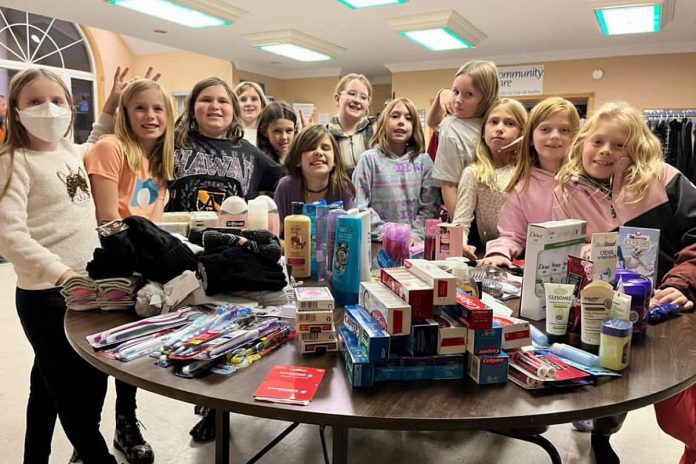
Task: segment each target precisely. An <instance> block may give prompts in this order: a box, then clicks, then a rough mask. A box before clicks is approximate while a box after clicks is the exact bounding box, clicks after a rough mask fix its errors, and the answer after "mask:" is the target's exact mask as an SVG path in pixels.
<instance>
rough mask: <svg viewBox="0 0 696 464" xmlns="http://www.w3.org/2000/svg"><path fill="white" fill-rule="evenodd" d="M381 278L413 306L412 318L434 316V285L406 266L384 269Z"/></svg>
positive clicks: (421, 318) (420, 318)
mask: <svg viewBox="0 0 696 464" xmlns="http://www.w3.org/2000/svg"><path fill="white" fill-rule="evenodd" d="M380 280H381V281H382V283H383V284H384V285H386V286H387V287H389V289H390V290H391V291H392V292H394V293H396V295H397V296H398V297H399V298H401V299H402V300H404V301H405V302H406V303H408V304H409V305H410V306H411V319H412V320H416V319H418V320H423V319H430V318H432V317H433V287H432V286H431V285H428V284H426V283H425V282H423V281H422V280H420V279H419V278H418V277H416V276H414V275H413V274H411V273H410V272H408V271H407V270H406V269H404V268H402V267H401V268H386V269H382V272H381V274H380Z"/></svg>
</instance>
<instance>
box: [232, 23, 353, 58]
mask: <svg viewBox="0 0 696 464" xmlns="http://www.w3.org/2000/svg"><path fill="white" fill-rule="evenodd" d="M243 36H244V38H245V39H247V40H248V41H249V42H251V44H252V45H254V46H255V47H256V48H258V49H259V50H264V51H267V52H270V53H275V54H276V55H282V56H285V57H287V58H292V59H293V60H298V61H328V60H333V57H334V56H335V55H337V54H339V53H343V52H344V51H345V48H342V47H339V46H338V45H334V44H332V43H329V42H326V41H325V40H321V39H319V38H316V37H312V36H311V35H308V34H304V33H302V32H299V31H296V30H294V29H284V30H281V31H270V32H260V33H255V34H243Z"/></svg>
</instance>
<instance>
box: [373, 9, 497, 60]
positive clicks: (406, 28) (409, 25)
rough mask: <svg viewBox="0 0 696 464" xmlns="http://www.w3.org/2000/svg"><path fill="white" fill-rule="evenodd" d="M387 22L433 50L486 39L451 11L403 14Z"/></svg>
mask: <svg viewBox="0 0 696 464" xmlns="http://www.w3.org/2000/svg"><path fill="white" fill-rule="evenodd" d="M387 23H388V24H389V26H391V28H392V29H394V30H396V31H397V32H398V33H399V34H401V35H402V36H404V37H406V38H407V39H409V40H411V41H413V42H416V43H417V44H419V45H421V46H423V47H425V48H427V49H428V50H432V51H443V50H456V49H462V48H474V47H475V46H476V45H478V44H479V43H480V42H481V41H482V40H484V39H485V38H486V34H484V33H483V32H481V31H480V30H479V29H477V28H476V27H475V26H474V25H473V24H471V23H470V22H469V21H467V20H466V19H464V18H463V17H462V16H461V15H460V14H459V13H457V12H456V11H454V10H446V11H438V12H434V13H426V14H422V15H415V16H403V17H400V18H394V19H390V20H388V21H387Z"/></svg>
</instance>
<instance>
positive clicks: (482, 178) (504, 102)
mask: <svg viewBox="0 0 696 464" xmlns="http://www.w3.org/2000/svg"><path fill="white" fill-rule="evenodd" d="M483 121H484V123H483V127H482V129H481V136H480V137H479V140H478V143H477V144H476V161H475V162H474V164H472V165H469V166H467V167H466V168H465V169H464V172H463V173H462V178H461V180H460V181H459V187H458V191H457V205H456V207H455V210H454V218H453V219H452V223H453V224H461V225H462V226H464V254H465V256H468V257H470V258H472V259H476V254H475V252H476V248H475V247H474V246H472V245H470V244H469V242H468V237H469V231H470V228H471V223H472V221H473V220H474V214H475V216H476V225H477V228H478V234H479V237H480V238H481V244H482V245H484V246H485V245H486V242H488V241H489V240H493V239H495V238H497V237H498V228H497V227H498V219H499V218H500V212H501V210H502V208H503V206H504V205H505V198H506V196H507V193H506V192H507V191H508V190H509V188H510V183H511V181H512V176H513V174H514V172H515V170H516V168H517V166H519V165H520V164H522V163H525V162H526V160H525V159H524V158H523V157H522V156H519V153H518V152H519V147H520V144H519V142H521V137H520V134H522V129H523V128H524V124H525V122H526V121H527V110H526V109H525V108H524V106H522V104H521V103H520V102H518V101H517V100H514V99H512V98H503V99H501V100H500V101H498V102H497V103H495V104H494V105H493V106H491V108H490V109H489V110H488V112H487V113H486V114H485V115H484V117H483Z"/></svg>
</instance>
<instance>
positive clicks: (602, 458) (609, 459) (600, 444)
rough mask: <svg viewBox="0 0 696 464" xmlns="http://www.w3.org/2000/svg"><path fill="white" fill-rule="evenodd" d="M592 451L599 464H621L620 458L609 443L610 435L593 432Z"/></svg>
mask: <svg viewBox="0 0 696 464" xmlns="http://www.w3.org/2000/svg"><path fill="white" fill-rule="evenodd" d="M590 443H592V450H593V451H594V455H595V461H596V462H597V464H620V462H621V461H620V460H619V456H617V454H616V452H614V449H613V448H612V447H611V444H610V443H609V435H604V434H602V433H599V432H592V438H591V441H590Z"/></svg>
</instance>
